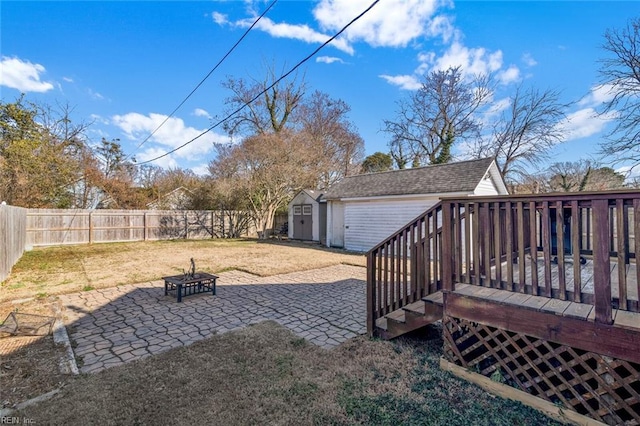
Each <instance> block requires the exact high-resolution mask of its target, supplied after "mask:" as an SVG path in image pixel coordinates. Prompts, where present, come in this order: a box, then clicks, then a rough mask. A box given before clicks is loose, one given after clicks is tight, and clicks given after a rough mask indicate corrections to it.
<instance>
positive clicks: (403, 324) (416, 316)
mask: <svg viewBox="0 0 640 426" xmlns="http://www.w3.org/2000/svg"><path fill="white" fill-rule="evenodd" d="M443 305H444V303H443V297H442V291H438V292H436V293H433V294H430V295H428V296H426V297H423V298H422V299H421V300H418V301H417V302H414V303H410V304H408V305H406V306H403V307H402V308H400V309H397V310H395V311H393V312H390V313H388V314H387V315H385V316H384V317H382V318H379V319H378V320H377V321H376V335H377V336H378V337H381V338H382V339H385V340H391V339H393V338H396V337H399V336H402V335H403V334H406V333H409V332H411V331H414V330H417V329H419V328H422V327H425V326H427V325H429V324H433V323H434V322H437V321H440V320H441V319H442V312H443Z"/></svg>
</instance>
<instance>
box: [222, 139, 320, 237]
mask: <svg viewBox="0 0 640 426" xmlns="http://www.w3.org/2000/svg"><path fill="white" fill-rule="evenodd" d="M217 148H218V156H217V158H216V159H215V160H214V161H212V162H211V163H210V165H209V171H210V173H211V176H212V177H213V178H214V179H216V180H218V181H219V182H220V184H226V186H227V187H228V188H233V191H234V192H236V193H237V194H242V195H243V196H244V197H245V201H246V204H247V207H248V209H249V210H250V211H251V212H252V214H253V219H254V222H255V225H256V228H257V229H258V231H259V232H260V233H261V236H262V237H263V238H266V237H267V236H268V234H269V231H270V227H271V224H272V223H273V218H274V215H275V213H276V210H278V208H281V207H283V206H284V205H285V204H286V203H287V201H288V200H289V199H290V197H291V195H292V194H293V193H294V192H295V191H297V190H300V189H301V188H305V187H309V186H311V185H312V184H313V182H315V180H316V176H317V175H316V165H315V164H314V163H315V160H314V157H313V156H312V155H311V153H312V149H311V145H310V144H309V143H308V142H307V141H306V140H305V138H302V137H300V133H297V132H293V131H290V130H287V129H284V130H282V131H280V132H278V133H268V134H257V135H255V136H251V137H248V138H246V139H244V140H243V141H242V142H241V143H240V144H237V145H226V146H218V147H217Z"/></svg>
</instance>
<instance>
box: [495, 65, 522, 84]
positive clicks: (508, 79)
mask: <svg viewBox="0 0 640 426" xmlns="http://www.w3.org/2000/svg"><path fill="white" fill-rule="evenodd" d="M497 77H498V80H499V81H500V83H502V84H504V85H507V84H509V83H515V82H516V81H518V80H520V70H519V69H518V67H516V66H515V65H511V66H510V67H509V68H507V69H506V70H503V71H500V72H498V76H497Z"/></svg>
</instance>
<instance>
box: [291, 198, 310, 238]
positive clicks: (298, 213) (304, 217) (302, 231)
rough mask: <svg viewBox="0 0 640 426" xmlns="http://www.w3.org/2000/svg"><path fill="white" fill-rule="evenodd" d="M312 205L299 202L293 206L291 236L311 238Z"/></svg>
mask: <svg viewBox="0 0 640 426" xmlns="http://www.w3.org/2000/svg"><path fill="white" fill-rule="evenodd" d="M312 214H313V205H311V204H299V205H295V206H293V238H294V239H296V240H311V239H313V227H312V226H313V223H312V220H311V218H312Z"/></svg>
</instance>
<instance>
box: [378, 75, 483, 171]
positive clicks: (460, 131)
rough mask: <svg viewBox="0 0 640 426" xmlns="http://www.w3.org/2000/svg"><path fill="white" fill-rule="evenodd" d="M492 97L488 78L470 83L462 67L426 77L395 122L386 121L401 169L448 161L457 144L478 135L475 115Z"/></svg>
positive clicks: (478, 126) (392, 148)
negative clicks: (465, 78) (406, 166)
mask: <svg viewBox="0 0 640 426" xmlns="http://www.w3.org/2000/svg"><path fill="white" fill-rule="evenodd" d="M490 94H491V90H490V87H489V77H488V76H479V77H476V78H475V79H474V80H473V81H472V82H467V81H465V80H464V78H463V75H462V69H461V68H460V67H455V68H449V69H447V70H446V71H433V72H431V73H429V74H427V75H426V76H424V78H423V81H422V86H421V87H420V89H418V90H417V91H416V92H414V93H413V94H412V95H411V96H410V97H409V99H405V100H402V101H400V102H399V104H398V108H399V109H398V112H397V117H396V119H395V120H385V121H384V127H383V130H384V131H385V132H387V133H389V134H390V135H391V139H392V143H391V144H390V148H391V152H392V156H393V157H394V158H395V159H396V163H397V165H398V168H403V167H404V166H405V165H406V164H408V163H409V162H412V164H413V165H414V166H416V165H421V164H423V163H424V162H427V163H428V164H439V163H447V162H449V161H450V160H451V149H452V147H453V145H454V143H456V142H458V141H461V140H465V139H468V138H472V137H477V136H478V135H479V132H480V123H479V121H478V120H476V119H475V117H474V114H475V112H476V111H477V110H478V108H480V107H481V106H482V105H484V104H485V103H486V101H487V100H488V98H489V96H490Z"/></svg>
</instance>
